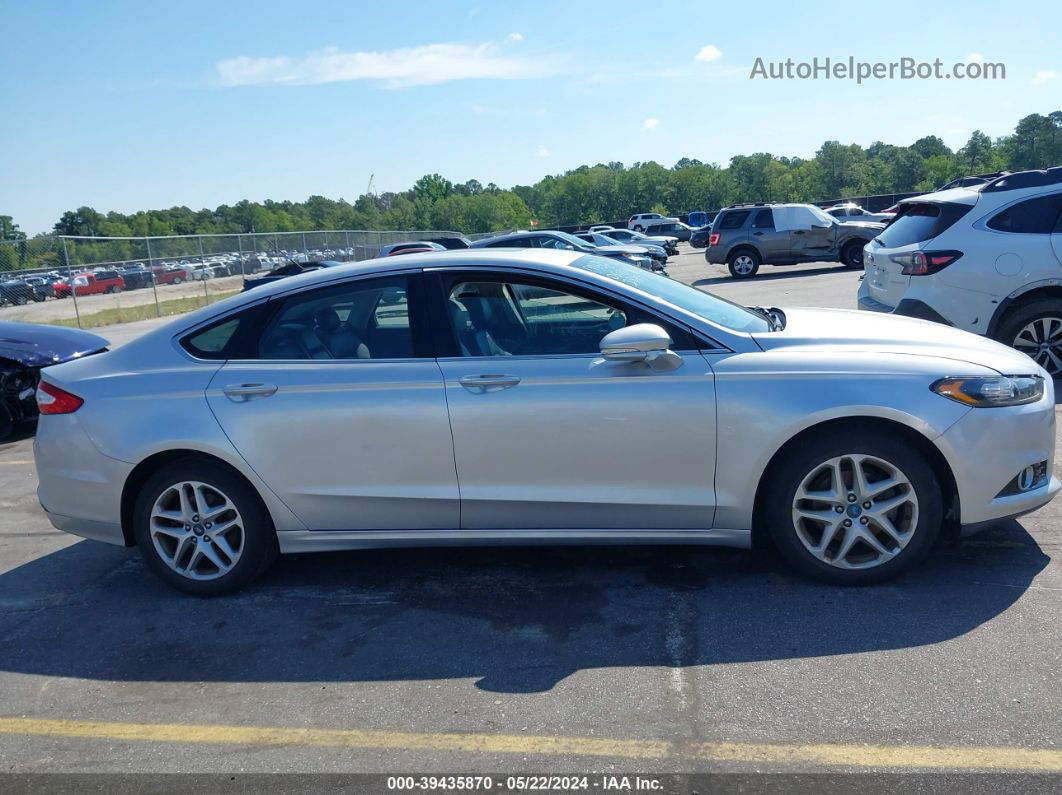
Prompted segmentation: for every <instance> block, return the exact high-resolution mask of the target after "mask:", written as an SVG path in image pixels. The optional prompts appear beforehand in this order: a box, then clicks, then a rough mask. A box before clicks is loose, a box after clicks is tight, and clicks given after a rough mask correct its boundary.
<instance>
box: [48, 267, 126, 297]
mask: <svg viewBox="0 0 1062 795" xmlns="http://www.w3.org/2000/svg"><path fill="white" fill-rule="evenodd" d="M71 286H73V290H74V292H75V294H76V295H97V294H100V293H120V292H121V291H122V290H124V289H125V279H123V278H122V277H121V275H120V274H119V273H118V272H117V271H98V272H96V273H79V274H77V275H76V276H73V277H71V278H70V279H69V280H68V281H65V282H56V283H55V288H54V289H55V297H56V298H67V297H68V296H69V295H70V290H71Z"/></svg>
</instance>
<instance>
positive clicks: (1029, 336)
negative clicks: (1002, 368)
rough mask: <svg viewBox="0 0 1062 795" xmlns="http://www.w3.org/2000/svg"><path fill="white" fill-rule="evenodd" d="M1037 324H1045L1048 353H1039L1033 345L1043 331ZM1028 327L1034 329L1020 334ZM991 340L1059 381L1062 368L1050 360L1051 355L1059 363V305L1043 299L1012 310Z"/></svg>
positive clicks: (1061, 336)
mask: <svg viewBox="0 0 1062 795" xmlns="http://www.w3.org/2000/svg"><path fill="white" fill-rule="evenodd" d="M1039 321H1045V322H1046V325H1047V328H1046V331H1048V334H1047V341H1048V342H1050V343H1051V345H1050V348H1048V349H1041V348H1039V346H1038V345H1037V344H1036V343H1038V342H1040V341H1042V340H1041V337H1043V336H1044V335H1043V332H1044V331H1045V327H1044V326H1043V325H1041V324H1040V323H1039ZM1053 321H1057V323H1054V322H1053ZM1030 325H1031V326H1033V329H1032V330H1031V331H1030V332H1026V333H1024V334H1023V331H1024V330H1025V329H1026V328H1027V327H1029V326H1030ZM1053 328H1057V329H1059V332H1057V333H1050V332H1051V330H1052V329H1053ZM1019 335H1020V339H1019ZM993 336H994V337H995V339H996V340H997V341H998V342H1002V343H1003V344H1004V345H1009V346H1010V347H1011V348H1014V349H1015V350H1019V351H1021V352H1022V353H1026V354H1028V355H1029V356H1031V357H1032V358H1033V359H1034V360H1035V361H1036V363H1037V364H1039V365H1040V366H1041V367H1043V368H1044V369H1045V370H1047V372H1049V373H1050V374H1051V375H1052V376H1054V377H1055V378H1062V365H1058V364H1056V363H1055V360H1054V359H1052V357H1051V354H1052V353H1053V354H1054V355H1055V357H1056V358H1057V359H1058V360H1059V361H1062V301H1058V300H1053V299H1050V298H1046V299H1041V300H1039V301H1032V302H1030V303H1028V304H1020V305H1018V306H1016V307H1013V308H1012V309H1010V310H1008V311H1007V314H1006V315H1004V316H1003V320H1002V322H1001V323H1000V324H999V327H998V328H997V329H996V333H995V334H994V335H993ZM1056 340H1057V341H1056ZM1019 342H1026V343H1027V345H1021V344H1019Z"/></svg>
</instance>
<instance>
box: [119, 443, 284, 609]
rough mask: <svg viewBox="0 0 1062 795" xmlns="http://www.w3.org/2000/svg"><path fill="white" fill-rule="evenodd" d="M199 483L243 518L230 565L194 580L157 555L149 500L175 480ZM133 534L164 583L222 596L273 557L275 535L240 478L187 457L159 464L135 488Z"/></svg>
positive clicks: (257, 499) (195, 593)
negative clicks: (218, 494)
mask: <svg viewBox="0 0 1062 795" xmlns="http://www.w3.org/2000/svg"><path fill="white" fill-rule="evenodd" d="M182 481H199V482H202V483H205V484H207V485H209V486H212V487H214V488H217V489H219V490H220V491H221V492H222V493H223V494H225V495H226V497H227V498H228V499H229V500H230V501H231V502H232V503H233V504H234V505H235V507H236V509H237V510H238V511H239V513H240V517H241V518H242V519H243V528H242V529H243V542H242V543H243V546H242V550H241V552H240V556H239V559H238V560H237V561H236V564H235V565H233V567H232V569H231V570H230V571H229V572H228V573H226V574H224V575H222V576H220V577H218V578H217V579H212V580H194V579H190V578H188V577H185V576H183V575H181V574H178V573H177V572H176V571H174V570H173V569H171V568H170V566H169V565H167V563H166V562H165V560H164V559H163V558H162V557H161V556H160V554H159V552H158V550H157V549H156V548H155V544H154V542H153V541H152V539H151V534H150V531H149V523H150V518H151V509H152V507H153V506H154V504H155V501H156V500H157V499H158V498H159V497H160V496H161V495H162V494H163V492H164V491H166V490H167V489H169V488H170V487H171V486H173V485H174V484H176V483H180V482H182ZM133 532H134V535H135V537H136V543H137V546H139V547H140V554H141V555H142V556H143V558H144V561H145V562H146V563H147V565H148V568H150V569H151V570H152V571H153V572H154V573H155V574H156V575H158V576H159V577H160V578H161V579H162V580H163V581H165V582H166V583H167V584H168V585H170V586H172V587H174V588H176V589H177V590H179V591H183V592H184V593H187V594H191V595H193V596H223V595H225V594H230V593H233V592H235V591H238V590H240V589H241V588H244V587H246V586H247V585H248V584H250V583H251V582H252V581H253V580H254V579H255V578H256V577H258V575H259V574H261V573H262V572H263V571H265V570H266V568H268V566H269V564H271V563H272V562H273V561H274V560H275V559H276V557H277V554H278V547H277V533H276V529H275V528H274V527H273V521H272V519H271V518H270V516H269V512H268V511H267V510H266V509H265V506H264V505H263V503H262V500H261V498H260V497H259V496H258V494H257V493H256V492H255V491H254V489H253V488H251V486H250V485H248V484H247V482H246V481H245V480H244V479H243V478H241V477H240V476H238V475H236V474H234V473H233V472H232V471H231V470H229V469H227V468H225V467H223V466H220V465H219V464H216V463H214V462H212V461H207V460H204V459H201V458H196V457H189V458H182V459H180V460H178V461H174V462H173V463H171V464H168V465H166V466H164V467H163V468H162V469H160V470H159V471H158V472H156V473H155V474H154V475H152V476H151V477H150V478H148V480H147V482H146V483H145V484H144V486H143V488H141V489H140V493H139V495H138V496H137V500H136V505H135V506H134V509H133Z"/></svg>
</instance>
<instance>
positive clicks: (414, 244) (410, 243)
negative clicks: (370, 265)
mask: <svg viewBox="0 0 1062 795" xmlns="http://www.w3.org/2000/svg"><path fill="white" fill-rule="evenodd" d="M410 251H415V252H417V253H418V254H423V253H425V252H427V251H446V246H444V245H442V244H441V243H431V242H429V241H427V240H407V241H405V242H403V243H388V244H387V245H386V246H380V250H379V251H378V252H376V256H377V257H390V256H393V255H395V254H403V253H408V252H410Z"/></svg>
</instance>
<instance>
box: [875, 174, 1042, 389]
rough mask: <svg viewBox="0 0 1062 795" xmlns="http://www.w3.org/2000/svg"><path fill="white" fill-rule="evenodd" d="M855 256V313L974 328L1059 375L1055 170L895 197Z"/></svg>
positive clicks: (1006, 175) (974, 330)
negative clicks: (858, 264) (890, 213)
mask: <svg viewBox="0 0 1062 795" xmlns="http://www.w3.org/2000/svg"><path fill="white" fill-rule="evenodd" d="M863 261H864V264H865V269H866V273H865V276H864V278H863V281H862V282H861V284H860V287H859V307H860V309H869V310H872V311H876V312H894V313H895V314H898V315H908V316H910V317H918V318H923V319H925V320H934V321H937V322H939V323H946V324H948V325H950V326H956V327H957V328H961V329H965V330H966V331H972V332H974V333H975V334H983V335H985V336H988V337H992V338H993V339H996V340H998V341H1000V342H1003V343H1006V344H1007V345H1011V346H1013V347H1015V348H1017V349H1018V350H1020V351H1023V352H1024V353H1027V354H1029V356H1031V357H1032V358H1033V359H1035V360H1036V362H1037V363H1038V364H1040V365H1042V366H1043V367H1044V369H1046V370H1047V371H1048V372H1050V373H1051V374H1052V375H1054V376H1062V167H1056V168H1051V169H1047V170H1046V171H1021V172H1017V173H1014V174H1004V175H1002V176H1000V177H997V178H996V179H993V180H990V181H988V182H986V183H984V184H983V185H973V186H969V187H963V188H953V189H951V190H944V191H939V192H937V193H930V194H927V195H925V196H916V197H914V198H911V199H907V200H905V201H902V202H900V205H899V211H898V212H897V216H896V220H895V221H893V223H892V224H890V225H889V226H888V227H886V228H885V230H884V231H883V232H881V233H880V234H879V235H878V236H877V237H875V238H874V239H873V240H872V241H871V242H870V243H868V244H867V246H866V248H865V249H864V256H863Z"/></svg>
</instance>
